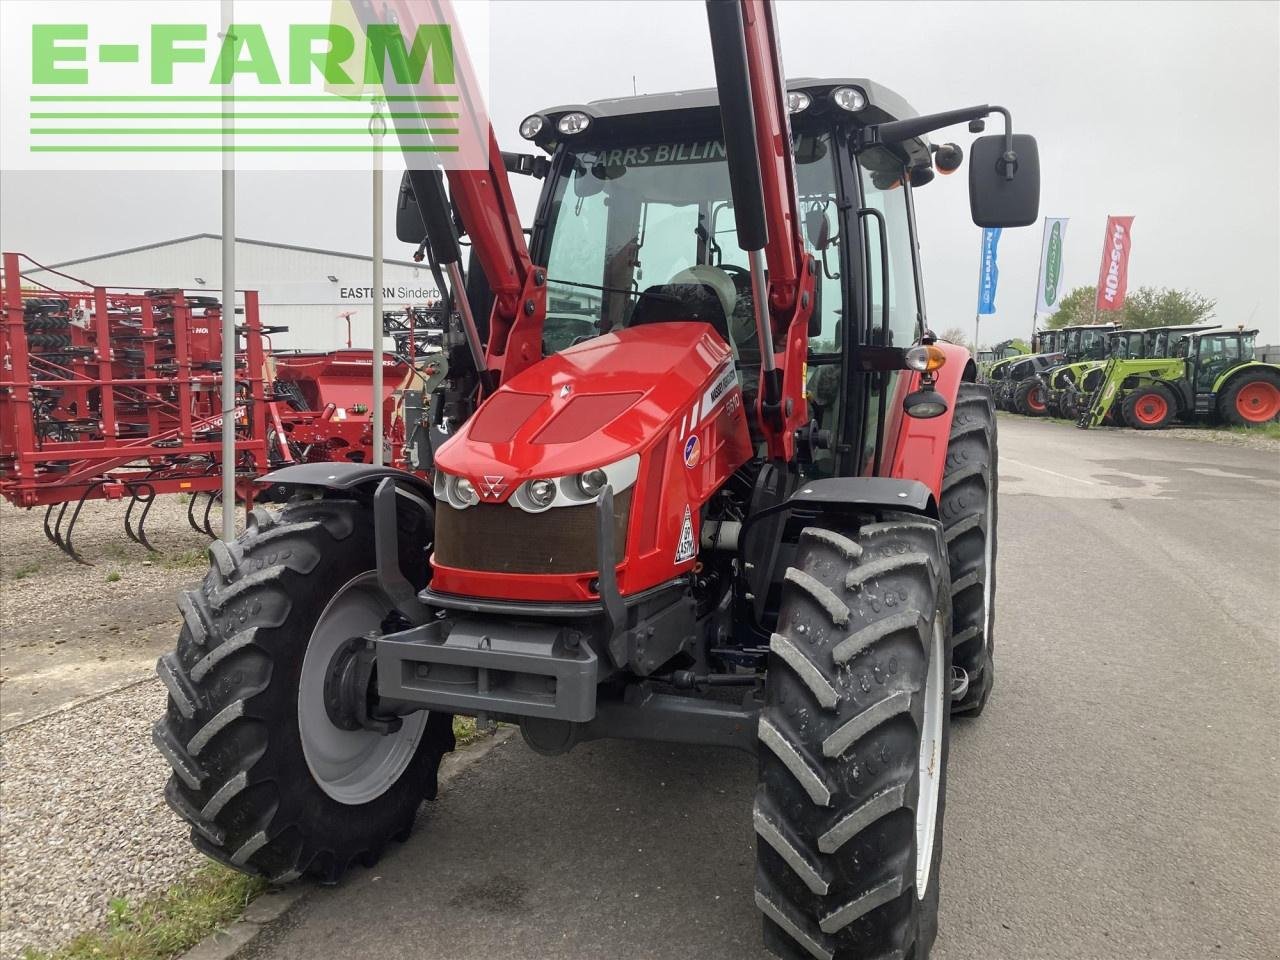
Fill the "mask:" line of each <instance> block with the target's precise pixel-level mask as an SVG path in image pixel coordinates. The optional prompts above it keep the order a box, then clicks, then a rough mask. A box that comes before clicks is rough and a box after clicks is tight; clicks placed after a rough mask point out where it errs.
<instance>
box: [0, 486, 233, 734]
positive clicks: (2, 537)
mask: <svg viewBox="0 0 1280 960" xmlns="http://www.w3.org/2000/svg"><path fill="white" fill-rule="evenodd" d="M186 509H187V508H186V504H185V503H184V502H182V500H181V499H180V498H179V497H176V496H168V497H162V498H160V499H158V500H157V501H156V504H155V507H154V508H153V509H152V511H151V516H150V517H149V518H148V520H147V530H148V534H149V536H150V537H151V541H152V543H154V544H155V545H156V546H157V547H158V548H159V549H160V550H161V552H160V553H148V552H147V551H146V550H145V549H144V548H143V547H142V546H141V545H139V544H136V543H133V542H132V541H130V540H129V539H127V538H126V537H125V536H124V528H123V517H124V510H125V506H124V504H122V503H118V502H96V503H87V504H85V507H84V510H83V511H82V513H81V515H80V521H79V523H77V525H76V530H75V542H76V545H77V547H78V549H80V551H81V553H82V554H83V556H84V557H85V559H86V560H88V561H90V562H91V563H92V564H93V566H82V565H80V564H77V563H75V562H74V561H72V560H71V559H70V558H68V557H66V556H65V555H63V554H62V553H61V552H60V551H59V550H58V549H57V547H55V546H54V545H53V544H51V543H49V542H48V541H47V540H46V539H45V538H44V534H43V532H42V530H41V525H42V521H43V517H44V511H43V510H39V509H36V510H20V509H18V508H16V507H13V506H11V505H9V504H8V503H4V502H0V684H3V686H0V692H2V693H3V696H2V697H0V729H10V728H12V727H14V726H15V725H17V724H19V723H24V722H28V721H30V720H31V719H32V718H34V717H39V716H42V715H44V714H47V713H50V712H52V711H55V710H59V709H62V708H65V707H67V706H69V705H70V704H72V703H76V702H79V701H82V700H84V699H85V698H87V697H91V696H94V695H97V694H99V693H101V692H103V691H105V690H111V689H115V688H117V687H120V686H121V685H123V684H125V683H128V682H131V681H133V680H137V679H140V678H142V677H145V676H149V675H150V673H151V669H152V666H153V665H154V663H155V659H156V657H157V656H158V655H159V654H160V653H162V652H164V651H165V650H166V649H168V648H169V647H171V646H172V645H173V642H174V639H175V637H176V636H177V631H178V611H177V606H176V604H175V599H174V598H175V597H176V595H177V592H178V590H179V589H181V588H182V587H184V586H186V585H187V584H190V583H193V582H195V581H196V580H199V579H200V577H202V576H203V575H204V571H205V569H206V568H207V560H206V557H205V548H206V546H207V545H208V538H207V537H205V536H204V535H203V534H198V533H196V532H195V531H193V530H192V529H191V528H190V527H189V526H188V525H187V519H186Z"/></svg>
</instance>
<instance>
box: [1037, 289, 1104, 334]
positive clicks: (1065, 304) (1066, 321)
mask: <svg viewBox="0 0 1280 960" xmlns="http://www.w3.org/2000/svg"><path fill="white" fill-rule="evenodd" d="M1097 298H1098V288H1097V287H1092V286H1090V287H1076V288H1075V289H1074V290H1072V291H1071V292H1070V293H1068V294H1067V295H1066V296H1065V297H1063V298H1062V299H1061V300H1059V301H1058V309H1057V310H1055V311H1054V312H1053V315H1052V316H1050V317H1049V320H1048V322H1047V323H1046V324H1045V326H1047V327H1048V328H1049V329H1050V330H1056V329H1057V328H1058V327H1066V326H1075V325H1076V324H1079V323H1098V322H1099V321H1097V320H1095V319H1094V310H1093V304H1094V301H1095V300H1097Z"/></svg>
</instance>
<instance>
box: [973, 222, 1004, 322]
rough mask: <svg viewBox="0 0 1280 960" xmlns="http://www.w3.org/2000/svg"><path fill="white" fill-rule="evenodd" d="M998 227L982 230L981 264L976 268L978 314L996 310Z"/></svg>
mask: <svg viewBox="0 0 1280 960" xmlns="http://www.w3.org/2000/svg"><path fill="white" fill-rule="evenodd" d="M1000 230H1001V228H1000V227H984V228H983V230H982V264H981V266H980V267H979V270H978V315H979V316H986V315H987V314H989V313H995V312H996V282H997V281H998V280H999V279H1000V268H999V267H997V266H996V251H997V248H998V247H999V246H1000Z"/></svg>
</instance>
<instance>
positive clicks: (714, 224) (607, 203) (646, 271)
mask: <svg viewBox="0 0 1280 960" xmlns="http://www.w3.org/2000/svg"><path fill="white" fill-rule="evenodd" d="M795 159H796V180H797V186H798V188H799V194H800V207H801V211H802V214H803V216H804V227H805V230H804V232H805V237H806V245H807V247H808V249H809V251H810V252H811V253H813V254H814V256H815V258H816V259H817V260H818V263H819V266H820V268H821V269H820V270H819V285H820V288H821V289H820V293H819V301H818V302H819V310H820V313H821V319H822V332H821V334H820V335H818V336H817V337H815V338H813V343H812V348H813V349H814V350H815V351H816V352H827V351H837V350H839V345H838V343H837V342H836V329H837V328H836V323H837V321H838V319H839V318H840V316H841V313H842V308H843V304H842V298H841V284H840V246H841V244H842V242H843V238H842V237H841V236H840V230H839V223H840V221H839V217H838V213H837V207H836V182H835V165H834V163H835V158H834V156H832V152H831V149H830V139H829V136H828V135H827V134H820V135H817V136H801V137H798V138H797V143H796V149H795ZM559 168H560V174H559V176H558V179H557V181H556V183H555V184H554V187H553V194H552V198H551V207H550V222H549V224H548V232H547V234H546V244H547V246H546V247H545V257H546V267H547V297H548V301H547V319H546V323H545V326H544V340H545V344H544V346H545V349H546V351H547V352H554V351H557V350H562V349H564V348H565V347H567V346H570V345H572V344H574V343H577V342H580V341H581V340H584V339H589V338H591V337H594V336H597V335H599V334H601V333H607V332H609V331H612V330H619V329H622V328H625V327H628V326H630V325H631V324H632V323H633V321H647V320H650V319H653V318H654V317H655V316H656V317H661V316H662V315H663V312H664V307H663V301H665V302H666V303H667V304H670V303H671V302H673V300H674V299H679V298H681V297H684V296H690V295H697V296H700V297H704V298H709V297H711V296H714V298H715V300H716V301H718V306H719V308H722V309H723V316H724V319H725V322H726V328H727V329H721V331H720V332H721V334H722V335H725V334H727V339H728V340H729V343H730V346H731V347H732V348H733V350H734V353H735V355H737V356H738V358H739V360H740V361H741V362H745V363H747V364H748V365H750V364H752V363H758V362H759V348H758V346H757V345H756V330H755V321H754V316H755V314H754V309H753V306H752V298H751V278H750V273H749V271H748V269H747V258H746V254H745V253H743V251H742V250H741V249H740V248H739V247H738V239H737V230H736V227H735V224H734V216H733V204H732V200H731V199H730V196H731V195H730V189H729V169H728V164H727V162H726V159H725V148H724V143H723V142H722V141H720V140H718V139H694V140H683V141H680V140H677V141H665V142H645V143H632V144H626V145H619V146H610V147H608V148H599V149H592V150H583V151H579V152H577V153H574V154H570V155H569V156H568V157H566V158H564V160H563V161H562V162H561V163H560V164H559ZM690 291H693V293H692V294H691V293H690ZM646 300H648V303H645V301H646ZM704 306H705V299H704ZM712 306H713V307H714V306H715V304H714V303H713V304H712ZM704 312H705V311H704ZM714 312H715V313H716V314H717V315H718V314H719V309H716V310H714ZM667 313H668V314H669V313H670V310H668V311H667ZM713 325H718V324H715V323H713Z"/></svg>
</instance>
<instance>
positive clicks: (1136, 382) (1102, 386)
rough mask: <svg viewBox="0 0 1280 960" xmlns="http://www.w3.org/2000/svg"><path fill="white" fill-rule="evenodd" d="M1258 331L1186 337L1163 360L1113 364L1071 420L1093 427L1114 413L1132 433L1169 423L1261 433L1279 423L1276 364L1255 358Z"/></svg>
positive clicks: (1205, 332) (1207, 332)
mask: <svg viewBox="0 0 1280 960" xmlns="http://www.w3.org/2000/svg"><path fill="white" fill-rule="evenodd" d="M1257 335H1258V331H1257V330H1228V331H1224V330H1201V331H1199V332H1194V333H1188V334H1184V335H1183V336H1182V337H1181V338H1180V339H1178V340H1177V341H1176V343H1175V344H1174V346H1173V348H1172V350H1170V351H1169V354H1170V355H1169V356H1168V357H1166V358H1163V359H1161V358H1155V359H1140V360H1121V359H1118V358H1112V359H1110V360H1108V361H1107V362H1106V364H1105V366H1104V368H1103V371H1102V376H1101V378H1100V380H1099V382H1098V384H1097V386H1096V387H1095V388H1094V390H1093V392H1092V393H1091V394H1090V397H1089V402H1088V404H1087V406H1085V408H1084V409H1083V411H1082V412H1081V414H1080V417H1079V419H1078V420H1077V421H1076V426H1078V427H1081V428H1082V429H1085V430H1087V429H1089V428H1090V427H1096V426H1097V425H1098V424H1100V423H1102V422H1103V420H1105V419H1106V417H1107V416H1108V415H1109V414H1111V412H1112V410H1113V409H1116V410H1118V411H1119V414H1118V416H1117V417H1116V419H1118V421H1119V422H1121V423H1124V424H1126V425H1128V426H1130V427H1133V428H1134V429H1135V430H1159V429H1161V428H1162V427H1167V426H1168V425H1169V424H1170V423H1172V422H1173V421H1174V420H1175V419H1179V420H1183V421H1188V422H1193V421H1207V420H1218V421H1221V422H1225V423H1229V424H1235V425H1237V426H1247V427H1248V426H1260V425H1261V424H1264V423H1270V422H1271V421H1273V420H1275V419H1276V418H1277V416H1280V365H1277V364H1274V363H1260V362H1258V361H1256V360H1254V359H1253V346H1254V340H1255V338H1256V337H1257Z"/></svg>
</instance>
